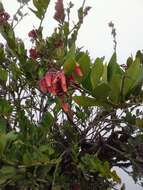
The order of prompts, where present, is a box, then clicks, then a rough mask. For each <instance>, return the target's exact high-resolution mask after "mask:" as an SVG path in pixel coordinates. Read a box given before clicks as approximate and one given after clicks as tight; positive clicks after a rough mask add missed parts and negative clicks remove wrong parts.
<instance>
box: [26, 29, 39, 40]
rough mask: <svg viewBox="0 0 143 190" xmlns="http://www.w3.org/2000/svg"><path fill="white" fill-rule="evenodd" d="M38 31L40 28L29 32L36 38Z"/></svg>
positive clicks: (30, 35)
mask: <svg viewBox="0 0 143 190" xmlns="http://www.w3.org/2000/svg"><path fill="white" fill-rule="evenodd" d="M37 33H38V30H34V29H33V30H31V31H30V32H29V33H28V36H29V37H30V38H32V39H33V40H35V39H36V38H37Z"/></svg>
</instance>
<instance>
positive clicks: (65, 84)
mask: <svg viewBox="0 0 143 190" xmlns="http://www.w3.org/2000/svg"><path fill="white" fill-rule="evenodd" d="M60 79H61V87H62V89H63V91H64V92H67V82H66V77H65V74H64V72H63V71H61V73H60Z"/></svg>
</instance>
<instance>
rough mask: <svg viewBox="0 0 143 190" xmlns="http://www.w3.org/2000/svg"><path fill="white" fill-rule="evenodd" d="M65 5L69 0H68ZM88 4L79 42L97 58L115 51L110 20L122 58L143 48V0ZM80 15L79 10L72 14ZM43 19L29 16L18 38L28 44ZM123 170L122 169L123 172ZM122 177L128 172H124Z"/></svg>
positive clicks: (47, 24)
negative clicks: (88, 10) (30, 32)
mask: <svg viewBox="0 0 143 190" xmlns="http://www.w3.org/2000/svg"><path fill="white" fill-rule="evenodd" d="M2 2H3V4H4V5H5V9H6V10H7V12H9V13H10V14H11V15H13V14H14V13H15V12H16V10H17V8H18V7H19V6H18V3H17V1H16V0H2ZM54 2H55V1H54V0H51V5H50V7H49V11H48V13H47V16H46V18H45V21H44V33H45V35H46V34H50V33H51V32H52V31H53V28H54V27H55V26H56V24H57V23H56V21H54V19H52V17H51V16H53V14H54ZM64 2H65V4H67V3H68V0H65V1H64ZM72 2H73V3H75V5H76V6H75V9H76V8H78V7H79V6H80V5H81V4H82V0H72ZM86 4H87V5H89V6H91V7H92V9H91V11H90V13H89V15H88V16H87V18H86V19H85V22H84V25H83V26H82V29H81V31H80V35H79V38H78V45H79V46H84V49H87V50H88V51H89V52H90V54H91V56H92V57H93V58H96V57H97V56H105V57H106V60H109V58H110V57H111V55H112V53H113V42H112V37H111V35H110V33H111V29H110V28H109V27H108V23H109V22H110V21H113V23H114V24H115V27H116V29H117V42H118V44H117V53H118V61H119V63H121V64H123V63H125V61H126V58H127V57H128V56H130V55H131V54H133V55H134V54H135V52H136V51H137V50H138V49H140V50H142V49H143V26H142V21H143V0H87V3H86ZM72 18H73V20H74V19H75V18H76V12H74V13H73V15H72ZM38 23H39V20H38V19H37V20H35V17H34V16H33V15H31V14H30V15H29V16H27V17H26V18H25V19H24V20H23V21H22V22H21V23H20V24H19V25H18V27H17V28H16V34H17V37H20V38H22V39H23V40H24V41H25V43H27V44H28V46H29V47H30V44H29V43H28V41H29V39H28V36H27V33H28V32H29V31H30V30H31V29H32V28H33V26H35V28H36V26H38ZM119 172H120V171H119ZM122 176H124V174H123V173H122ZM124 180H125V181H126V183H127V184H126V187H127V190H141V189H142V188H140V187H139V186H135V185H134V183H133V182H132V180H128V178H127V177H124Z"/></svg>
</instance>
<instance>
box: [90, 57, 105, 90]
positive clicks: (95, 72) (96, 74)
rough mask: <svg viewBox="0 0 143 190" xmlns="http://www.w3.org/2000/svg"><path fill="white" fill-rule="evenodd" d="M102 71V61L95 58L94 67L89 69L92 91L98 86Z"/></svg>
mask: <svg viewBox="0 0 143 190" xmlns="http://www.w3.org/2000/svg"><path fill="white" fill-rule="evenodd" d="M103 70H104V66H103V61H102V59H100V58H97V59H96V60H95V63H94V66H93V67H92V69H91V75H90V78H91V83H92V87H93V89H95V87H96V86H97V85H98V83H99V81H100V78H101V76H102V74H103Z"/></svg>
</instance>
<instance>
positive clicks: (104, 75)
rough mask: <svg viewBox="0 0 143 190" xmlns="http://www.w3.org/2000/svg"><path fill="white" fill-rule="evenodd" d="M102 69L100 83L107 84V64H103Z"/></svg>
mask: <svg viewBox="0 0 143 190" xmlns="http://www.w3.org/2000/svg"><path fill="white" fill-rule="evenodd" d="M103 66H104V69H103V75H102V81H103V82H105V83H107V64H104V65H103Z"/></svg>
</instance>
